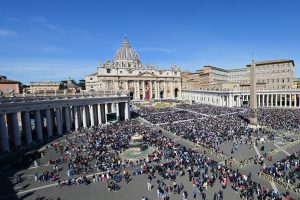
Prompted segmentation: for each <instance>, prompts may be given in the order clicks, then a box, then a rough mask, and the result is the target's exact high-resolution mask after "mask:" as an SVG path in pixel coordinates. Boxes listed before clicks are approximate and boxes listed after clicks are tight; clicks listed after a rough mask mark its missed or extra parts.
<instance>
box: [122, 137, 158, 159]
mask: <svg viewBox="0 0 300 200" xmlns="http://www.w3.org/2000/svg"><path fill="white" fill-rule="evenodd" d="M129 146H130V148H129V149H127V150H125V151H124V152H123V153H121V158H122V159H126V160H136V159H140V158H146V157H147V156H148V155H149V154H151V153H153V152H154V151H155V149H154V148H153V147H148V146H147V145H146V144H145V142H144V137H143V136H142V135H140V134H138V133H136V134H134V135H133V136H132V137H131V140H130V142H129Z"/></svg>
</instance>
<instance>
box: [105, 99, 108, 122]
mask: <svg viewBox="0 0 300 200" xmlns="http://www.w3.org/2000/svg"><path fill="white" fill-rule="evenodd" d="M107 113H108V106H107V103H105V110H104V118H105V123H107Z"/></svg>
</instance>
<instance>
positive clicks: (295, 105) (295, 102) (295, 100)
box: [294, 94, 297, 108]
mask: <svg viewBox="0 0 300 200" xmlns="http://www.w3.org/2000/svg"><path fill="white" fill-rule="evenodd" d="M294 107H295V108H296V107H297V94H295V99H294Z"/></svg>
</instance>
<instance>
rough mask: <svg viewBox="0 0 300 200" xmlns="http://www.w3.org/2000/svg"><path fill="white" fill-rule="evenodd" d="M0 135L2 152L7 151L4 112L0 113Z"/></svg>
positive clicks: (7, 143)
mask: <svg viewBox="0 0 300 200" xmlns="http://www.w3.org/2000/svg"><path fill="white" fill-rule="evenodd" d="M0 134H1V135H0V136H1V148H2V151H3V152H7V151H9V142H8V131H7V126H6V122H5V114H0Z"/></svg>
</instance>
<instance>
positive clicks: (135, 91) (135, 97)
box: [133, 81, 137, 99]
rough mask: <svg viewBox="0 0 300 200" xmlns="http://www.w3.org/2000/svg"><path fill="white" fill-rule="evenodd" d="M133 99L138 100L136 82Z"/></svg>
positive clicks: (134, 82) (134, 83)
mask: <svg viewBox="0 0 300 200" xmlns="http://www.w3.org/2000/svg"><path fill="white" fill-rule="evenodd" d="M133 99H137V88H136V81H133Z"/></svg>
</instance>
